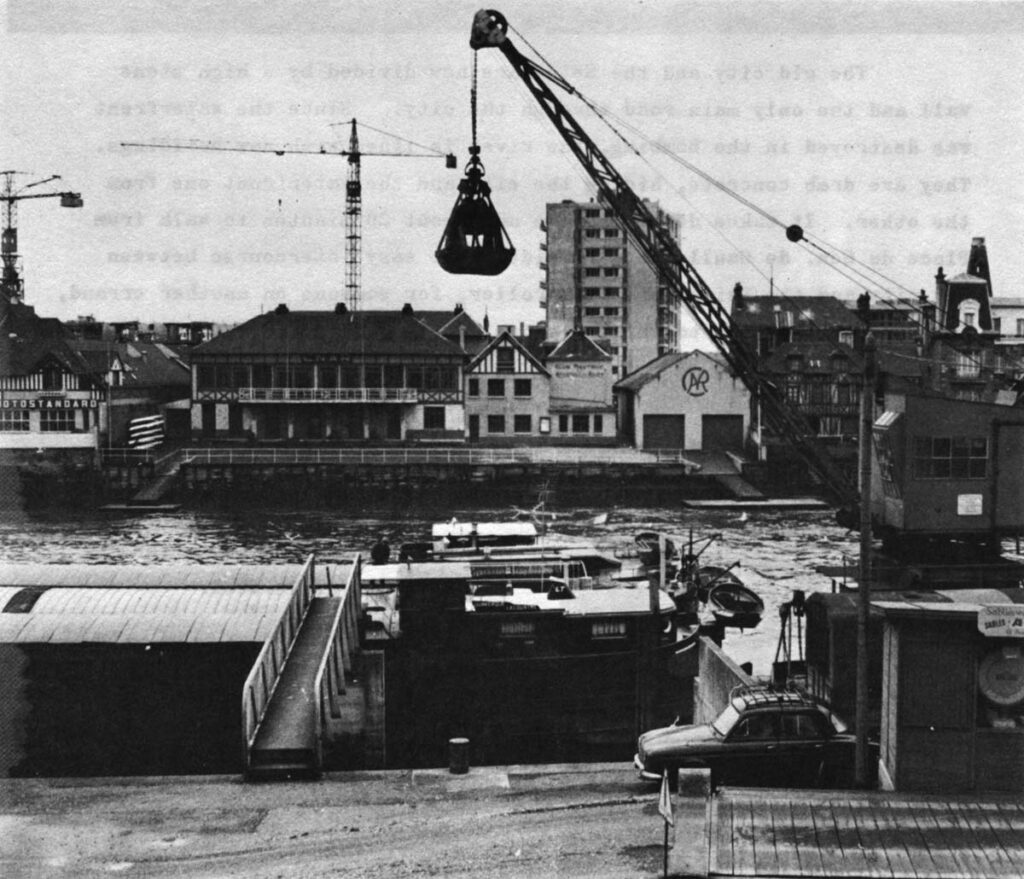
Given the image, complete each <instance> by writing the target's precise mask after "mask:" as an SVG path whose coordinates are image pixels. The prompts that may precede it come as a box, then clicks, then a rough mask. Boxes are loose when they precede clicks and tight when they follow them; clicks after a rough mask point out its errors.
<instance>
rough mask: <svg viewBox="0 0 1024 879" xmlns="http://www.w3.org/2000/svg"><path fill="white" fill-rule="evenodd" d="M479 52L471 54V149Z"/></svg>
mask: <svg viewBox="0 0 1024 879" xmlns="http://www.w3.org/2000/svg"><path fill="white" fill-rule="evenodd" d="M479 57H480V53H479V52H474V53H473V79H472V85H471V87H470V90H469V115H470V119H471V120H472V128H473V142H472V147H473V148H475V147H476V93H477V67H478V63H479Z"/></svg>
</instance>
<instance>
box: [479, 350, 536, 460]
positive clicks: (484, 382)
mask: <svg viewBox="0 0 1024 879" xmlns="http://www.w3.org/2000/svg"><path fill="white" fill-rule="evenodd" d="M550 382H551V375H550V373H549V372H548V370H547V368H546V367H545V366H544V364H543V363H542V362H541V360H540V359H539V358H538V357H537V356H536V355H534V354H533V353H532V352H531V351H530V350H529V349H528V348H527V347H526V346H525V345H524V344H523V343H522V342H521V341H520V340H519V339H517V338H516V337H515V336H513V335H512V334H511V333H510V332H509V331H507V330H505V331H503V332H502V333H500V334H499V335H498V336H497V337H496V338H494V339H492V340H491V341H490V342H489V343H488V344H487V345H485V346H484V348H483V349H482V350H481V351H479V353H477V355H476V356H475V357H474V358H473V359H472V360H471V361H470V363H469V365H468V367H467V369H466V427H467V433H468V437H469V440H470V441H471V442H476V441H487V442H488V443H492V444H494V443H497V444H504V443H508V444H512V443H515V444H524V443H528V442H531V441H532V442H537V441H541V440H545V439H547V438H549V437H550V436H551V432H552V425H551V415H550V411H549V410H550Z"/></svg>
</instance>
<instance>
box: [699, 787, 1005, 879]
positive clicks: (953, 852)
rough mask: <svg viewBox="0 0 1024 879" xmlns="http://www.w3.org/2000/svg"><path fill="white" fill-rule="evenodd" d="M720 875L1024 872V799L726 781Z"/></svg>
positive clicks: (716, 830)
mask: <svg viewBox="0 0 1024 879" xmlns="http://www.w3.org/2000/svg"><path fill="white" fill-rule="evenodd" d="M710 814H711V828H710V832H711V860H710V865H709V866H710V874H711V875H712V876H765V877H768V876H779V877H781V876H815V877H830V876H845V877H858V879H860V877H882V879H889V877H893V879H975V877H977V879H989V877H992V879H995V877H1011V876H1016V877H1024V803H1021V802H1018V801H1016V800H1011V799H1008V798H1002V799H990V800H984V799H966V798H954V799H952V800H950V799H948V798H940V797H926V796H914V795H899V794H895V793H876V792H865V791H846V792H843V791H797V790H758V791H747V790H740V789H732V790H729V789H726V790H723V791H720V792H719V793H718V794H717V795H715V797H714V799H713V801H712V806H711V811H710Z"/></svg>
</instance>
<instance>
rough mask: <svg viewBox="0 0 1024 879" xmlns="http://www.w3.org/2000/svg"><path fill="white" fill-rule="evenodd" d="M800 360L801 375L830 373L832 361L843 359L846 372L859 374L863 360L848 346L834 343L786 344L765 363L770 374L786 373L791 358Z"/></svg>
mask: <svg viewBox="0 0 1024 879" xmlns="http://www.w3.org/2000/svg"><path fill="white" fill-rule="evenodd" d="M797 356H799V357H800V358H801V368H800V371H801V372H803V373H831V372H833V369H832V359H833V358H834V357H845V358H846V360H847V362H848V363H849V369H848V370H847V372H861V371H862V370H863V368H864V358H863V357H862V356H861V355H860V354H858V353H857V352H856V351H854V350H853V349H852V348H851V347H850V346H849V345H842V344H837V343H835V342H788V343H787V344H785V345H780V346H779V347H778V348H776V349H775V350H774V351H772V353H771V356H770V357H769V358H768V360H767V362H766V364H765V365H766V366H767V367H768V370H769V371H770V372H776V373H777V372H786V371H787V367H788V361H789V359H790V358H791V357H797Z"/></svg>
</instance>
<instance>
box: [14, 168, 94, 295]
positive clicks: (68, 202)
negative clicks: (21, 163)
mask: <svg viewBox="0 0 1024 879" xmlns="http://www.w3.org/2000/svg"><path fill="white" fill-rule="evenodd" d="M24 173H25V172H23V171H0V177H3V186H2V188H0V202H3V212H4V228H3V233H2V236H0V257H2V259H3V275H2V277H0V296H2V297H3V300H4V302H5V303H6V302H21V301H22V299H24V298H25V282H24V281H23V280H22V278H21V272H20V269H19V265H18V263H19V262H20V260H21V256H20V255H19V254H18V202H20V201H26V200H28V199H31V198H59V199H60V204H61V207H65V208H80V207H81V206H82V196H81V194H80V193H77V192H33V193H27V192H26V191H27V190H29V189H32V188H34V187H36V186H43V185H44V184H47V183H52V182H53V181H55V180H60V179H61V178H60V175H59V174H51V175H50V176H49V177H44V178H43V179H42V180H35V181H33V182H32V183H26V184H25V185H24V186H20V187H19V186H18V185H17V184H16V182H15V177H16V176H18V175H20V174H24Z"/></svg>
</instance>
